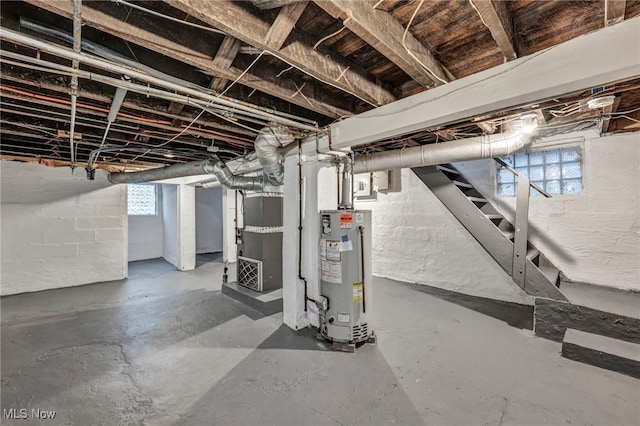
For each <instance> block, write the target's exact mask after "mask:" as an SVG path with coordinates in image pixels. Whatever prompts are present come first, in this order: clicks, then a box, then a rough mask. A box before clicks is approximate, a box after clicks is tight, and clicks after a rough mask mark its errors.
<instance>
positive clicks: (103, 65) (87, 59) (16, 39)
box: [0, 27, 319, 133]
mask: <svg viewBox="0 0 640 426" xmlns="http://www.w3.org/2000/svg"><path fill="white" fill-rule="evenodd" d="M0 38H1V39H3V40H7V41H9V42H11V43H16V44H19V45H22V46H27V47H31V48H33V49H37V50H40V51H42V52H46V53H50V54H52V55H55V56H59V57H61V58H65V59H69V60H74V59H76V60H78V61H80V62H82V63H84V64H87V65H90V66H93V67H96V68H100V69H102V70H105V71H109V72H114V73H117V74H122V75H128V76H130V77H131V78H135V79H138V80H142V81H145V82H147V83H150V84H153V85H157V86H159V87H162V88H164V89H168V90H171V91H176V92H178V93H183V94H186V95H189V96H193V97H194V98H196V99H202V100H205V101H209V102H211V103H213V104H218V105H222V106H225V107H228V108H233V109H235V110H236V111H238V112H239V113H242V112H246V113H248V114H255V115H259V116H260V117H262V118H264V119H266V120H268V121H272V122H275V123H279V124H281V125H285V126H291V127H293V128H296V129H300V130H306V131H310V132H314V133H315V132H317V131H318V130H319V129H318V128H317V127H314V126H310V125H308V124H303V123H300V122H297V121H294V120H291V119H288V118H284V117H280V116H278V115H275V114H271V113H267V112H264V111H261V110H259V109H258V108H254V107H249V106H246V105H243V104H242V103H240V102H234V101H232V100H230V99H227V98H223V97H219V96H214V95H210V94H207V93H203V92H202V91H200V90H196V89H192V88H189V87H184V86H181V85H179V84H175V83H172V82H168V81H165V80H162V79H160V78H157V77H154V76H151V75H148V74H145V73H143V72H139V71H137V70H135V69H132V68H129V67H125V66H122V65H118V64H114V63H111V62H108V61H105V60H103V59H100V58H95V57H92V56H89V55H86V54H83V53H76V52H74V51H73V50H69V49H66V48H63V47H59V46H56V45H53V44H51V43H46V42H43V41H40V40H37V39H34V38H32V37H29V36H26V35H24V34H21V33H19V32H17V31H13V30H9V29H7V28H2V27H0Z"/></svg>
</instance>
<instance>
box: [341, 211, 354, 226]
mask: <svg viewBox="0 0 640 426" xmlns="http://www.w3.org/2000/svg"><path fill="white" fill-rule="evenodd" d="M352 224H353V215H352V214H351V213H340V228H341V229H351V225H352Z"/></svg>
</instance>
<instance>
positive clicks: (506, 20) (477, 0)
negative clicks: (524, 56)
mask: <svg viewBox="0 0 640 426" xmlns="http://www.w3.org/2000/svg"><path fill="white" fill-rule="evenodd" d="M469 3H470V4H471V6H473V8H474V9H475V11H476V12H477V13H478V15H479V16H480V19H481V20H482V22H483V23H484V24H485V25H486V26H487V28H489V31H490V32H491V36H492V37H493V39H494V40H495V41H496V43H497V44H498V47H500V50H502V54H503V55H504V57H505V58H506V59H507V60H508V61H511V60H513V59H515V58H517V57H518V54H517V52H516V43H515V35H514V32H513V19H512V18H511V12H509V5H508V3H509V2H507V1H500V0H469Z"/></svg>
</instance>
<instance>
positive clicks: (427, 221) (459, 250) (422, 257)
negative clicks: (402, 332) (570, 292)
mask: <svg viewBox="0 0 640 426" xmlns="http://www.w3.org/2000/svg"><path fill="white" fill-rule="evenodd" d="M356 208H358V209H362V210H371V211H372V219H373V253H372V256H373V259H372V262H373V274H374V275H377V276H380V277H385V278H391V279H394V280H399V281H405V282H412V283H417V284H426V285H430V286H434V287H440V288H444V289H447V290H453V291H457V292H460V293H465V294H469V295H473V296H481V297H487V298H494V299H498V300H504V301H511V302H517V303H525V304H529V303H531V299H530V298H529V297H528V296H527V295H526V294H525V293H524V292H523V291H522V290H520V288H519V287H517V285H515V284H514V283H513V281H512V280H511V277H509V276H508V275H507V274H506V273H505V272H504V271H503V270H502V268H500V266H499V265H498V264H497V263H496V262H495V261H494V260H493V259H492V258H491V256H489V254H487V252H486V251H485V250H484V249H483V248H482V246H480V244H479V243H478V242H477V241H476V240H475V239H474V238H473V237H472V236H471V235H470V234H469V233H468V232H467V231H466V229H465V228H464V227H463V226H462V225H461V224H460V223H459V222H458V221H457V220H456V219H455V217H453V215H452V214H451V213H450V212H449V211H448V210H447V209H446V208H445V207H444V206H443V205H442V203H441V202H440V201H439V200H438V199H437V198H436V197H435V195H433V193H432V192H431V191H430V190H429V189H428V188H427V187H426V186H425V185H424V183H422V181H420V180H419V179H418V178H417V177H416V176H415V174H414V173H413V172H412V171H411V170H410V169H404V170H402V191H401V192H398V193H389V194H381V193H379V194H378V198H377V200H376V201H360V202H356Z"/></svg>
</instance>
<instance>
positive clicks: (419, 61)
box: [402, 0, 448, 84]
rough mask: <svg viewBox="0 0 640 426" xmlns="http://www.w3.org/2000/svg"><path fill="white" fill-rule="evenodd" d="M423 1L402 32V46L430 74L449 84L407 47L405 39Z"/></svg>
mask: <svg viewBox="0 0 640 426" xmlns="http://www.w3.org/2000/svg"><path fill="white" fill-rule="evenodd" d="M423 3H424V0H420V3H418V6H416V9H415V10H414V11H413V14H412V15H411V19H409V22H408V23H407V27H406V28H405V29H404V33H403V34H402V47H404V50H406V51H407V53H408V54H409V56H411V57H412V58H413V59H414V60H415V61H416V62H417V63H418V64H420V66H421V67H422V68H424V69H425V70H427V71H428V72H429V74H431V75H432V76H434V77H435V78H437V79H438V80H440V81H441V82H442V83H443V84H447V83H448V81H447V80H445V79H443V78H441V77H439V76H438V75H437V74H436V73H435V72H433V71H432V70H431V68H429V67H428V66H427V65H426V64H424V63H423V62H422V61H421V60H420V59H418V57H416V55H414V54H413V52H412V51H411V50H409V48H408V47H407V44H406V41H405V40H406V38H407V33H408V32H409V27H410V26H411V24H412V23H413V20H414V19H415V17H416V15H417V14H418V10H420V7H421V6H422V4H423Z"/></svg>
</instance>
